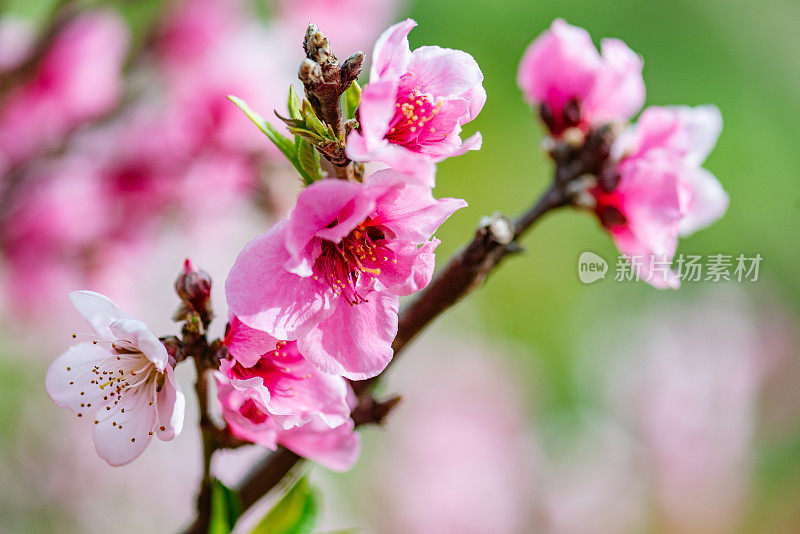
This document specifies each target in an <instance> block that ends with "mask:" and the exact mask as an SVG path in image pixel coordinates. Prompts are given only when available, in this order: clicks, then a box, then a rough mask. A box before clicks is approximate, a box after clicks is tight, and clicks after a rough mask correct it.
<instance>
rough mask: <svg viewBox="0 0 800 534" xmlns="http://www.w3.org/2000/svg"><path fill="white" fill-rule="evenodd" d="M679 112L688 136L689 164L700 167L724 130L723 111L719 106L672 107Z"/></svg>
mask: <svg viewBox="0 0 800 534" xmlns="http://www.w3.org/2000/svg"><path fill="white" fill-rule="evenodd" d="M672 109H674V110H675V111H677V112H678V117H679V118H680V123H681V127H682V128H683V129H684V130H685V131H686V133H687V136H688V143H689V149H688V152H687V154H686V162H687V164H688V165H691V166H695V167H699V166H700V165H702V164H703V162H704V161H705V160H706V158H707V157H708V155H709V154H710V153H711V151H712V150H713V149H714V146H715V145H716V144H717V139H718V138H719V134H720V132H721V131H722V113H721V112H720V110H719V108H718V107H717V106H714V105H711V104H708V105H705V106H696V107H693V108H692V107H689V106H679V107H676V108H672Z"/></svg>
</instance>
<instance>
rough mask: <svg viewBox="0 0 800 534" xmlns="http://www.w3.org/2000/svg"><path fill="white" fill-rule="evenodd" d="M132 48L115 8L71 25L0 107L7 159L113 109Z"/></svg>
mask: <svg viewBox="0 0 800 534" xmlns="http://www.w3.org/2000/svg"><path fill="white" fill-rule="evenodd" d="M127 48H128V31H127V26H126V25H125V22H124V21H123V20H122V19H121V18H120V16H119V15H117V14H116V13H114V12H112V11H94V12H92V13H88V14H85V15H82V16H80V17H78V18H76V19H75V20H73V21H71V22H70V23H69V24H67V25H66V26H65V27H64V28H63V29H62V30H61V31H60V32H59V33H58V35H57V36H56V37H55V39H54V41H53V43H52V45H51V46H50V48H49V49H48V51H47V53H46V54H45V56H44V58H43V59H42V62H41V65H40V67H39V69H38V71H37V74H36V76H35V77H34V78H33V79H32V80H31V81H30V82H28V83H26V84H24V85H22V86H20V87H19V88H17V89H16V90H15V91H14V92H12V93H11V95H10V96H9V98H8V99H7V100H6V101H5V102H4V103H3V105H2V107H0V147H2V152H3V153H4V154H5V158H7V159H8V160H9V161H10V162H12V163H18V162H19V161H21V160H24V159H25V158H28V157H30V156H32V155H33V154H34V153H36V152H37V151H39V150H40V149H42V148H44V147H48V146H51V145H53V144H55V143H56V142H58V141H59V140H60V139H61V137H62V136H63V135H64V134H65V133H67V132H69V131H70V130H72V129H74V128H76V127H77V126H79V125H80V124H82V123H83V122H85V121H87V120H89V119H93V118H96V117H98V116H100V115H102V114H103V113H105V112H107V111H109V110H110V109H111V108H112V107H113V106H114V105H115V104H116V103H117V102H118V100H119V98H120V95H121V92H122V76H121V69H122V64H123V62H124V60H125V56H126V52H127Z"/></svg>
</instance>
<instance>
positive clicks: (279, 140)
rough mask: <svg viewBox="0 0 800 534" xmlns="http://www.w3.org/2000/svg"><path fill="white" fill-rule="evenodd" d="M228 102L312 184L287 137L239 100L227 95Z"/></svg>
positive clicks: (305, 180) (306, 181) (295, 148)
mask: <svg viewBox="0 0 800 534" xmlns="http://www.w3.org/2000/svg"><path fill="white" fill-rule="evenodd" d="M228 100H230V101H231V102H233V103H234V104H236V105H237V106H239V107H240V108H241V110H242V111H244V112H245V114H246V115H247V116H248V117H250V120H251V121H253V123H254V124H255V125H256V126H258V128H259V129H260V130H261V131H262V132H264V133H265V134H266V136H267V137H268V138H269V140H270V141H272V142H273V143H274V144H275V146H276V147H278V150H280V151H281V152H282V153H283V155H284V156H286V159H288V160H289V163H291V164H292V165H294V168H295V169H297V172H299V173H300V176H302V177H303V181H304V182H305V183H307V184H309V183H311V182H312V180H311V177H310V176H309V175H308V174H306V172H305V170H304V169H303V166H302V165H300V160H299V159H298V157H297V147H296V146H295V144H294V143H293V142H292V141H291V140H290V139H289V138H288V137H286V136H284V135H283V134H281V133H280V132H279V131H278V130H276V129H275V127H274V126H273V125H271V124H270V123H268V122H267V121H266V120H264V117H262V116H261V115H259V114H258V113H256V112H255V111H253V110H252V109H250V106H248V105H247V103H246V102H245V101H244V100H242V99H241V98H237V97H235V96H233V95H228Z"/></svg>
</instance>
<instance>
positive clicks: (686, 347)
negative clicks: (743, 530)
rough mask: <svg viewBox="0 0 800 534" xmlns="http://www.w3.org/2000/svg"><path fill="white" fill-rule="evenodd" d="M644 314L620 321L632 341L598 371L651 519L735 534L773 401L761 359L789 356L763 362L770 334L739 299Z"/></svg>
mask: <svg viewBox="0 0 800 534" xmlns="http://www.w3.org/2000/svg"><path fill="white" fill-rule="evenodd" d="M646 311H647V313H645V314H639V315H638V316H637V317H636V318H628V319H627V321H628V324H629V326H630V327H629V328H628V329H627V330H628V332H629V333H631V335H633V337H630V335H628V336H627V338H626V339H625V340H621V339H618V340H617V341H616V342H615V343H610V344H609V343H602V345H603V346H611V347H612V350H611V351H610V352H609V356H611V359H610V361H608V360H604V361H603V363H602V364H601V365H602V366H603V367H602V369H603V370H602V373H603V375H604V376H605V377H606V378H605V379H604V381H603V382H602V383H603V387H604V389H605V395H606V398H607V399H609V400H610V407H611V409H612V410H613V411H614V412H615V414H616V416H617V417H618V418H619V419H620V420H621V421H622V422H623V423H624V424H625V425H626V427H627V428H629V429H630V430H631V431H632V433H633V435H634V437H635V439H636V440H637V441H638V442H639V443H640V447H641V450H642V470H643V474H644V476H645V477H646V478H647V480H649V481H650V484H651V485H652V492H653V500H654V504H655V506H656V508H657V511H656V513H655V519H656V520H657V521H659V522H660V523H661V524H662V526H663V528H664V530H665V531H667V532H703V533H726V532H734V531H738V530H739V527H741V526H742V524H743V521H744V520H745V519H746V516H747V513H748V505H749V503H750V498H751V490H752V489H753V488H752V484H753V483H754V479H753V475H754V471H753V470H754V468H755V462H756V459H757V456H756V455H755V452H756V446H757V444H758V443H759V437H758V434H757V432H758V427H757V422H758V420H759V418H760V417H759V412H760V410H761V405H762V403H761V397H762V395H765V394H767V393H771V394H774V393H777V392H768V391H767V390H766V389H765V386H766V383H765V381H764V379H765V377H766V373H764V370H765V367H767V364H766V362H765V361H764V360H765V358H767V359H771V360H773V362H771V363H770V365H774V364H775V363H777V361H780V360H781V359H782V360H784V364H786V363H789V361H791V360H794V359H796V354H795V353H793V352H789V353H787V352H785V351H784V352H783V354H772V355H768V354H766V353H765V351H764V346H765V345H764V335H765V333H766V332H770V334H769V335H768V337H772V338H773V343H775V342H777V341H778V340H777V339H775V338H774V337H775V334H777V332H775V331H774V330H772V328H771V325H770V324H769V323H768V322H766V321H764V320H763V319H762V313H763V312H764V311H765V310H763V309H762V308H761V306H756V305H755V303H754V302H752V301H750V300H749V298H748V296H747V295H746V294H743V293H740V292H738V291H736V292H734V291H723V292H719V291H715V292H706V293H705V294H701V295H700V297H699V298H696V299H694V301H693V302H692V305H691V306H688V307H687V306H686V304H685V303H684V304H683V305H678V304H677V303H676V304H672V305H662V306H659V307H658V308H657V309H656V308H653V309H648V310H646ZM767 311H769V308H767ZM615 320H620V318H616V319H615ZM622 320H625V319H622ZM676 332H680V336H676V335H675V333H676ZM591 345H592V346H599V345H600V344H598V342H597V340H593V341H592V342H591ZM634 347H635V349H634ZM590 357H597V354H592V355H591V356H590ZM783 368H784V369H787V367H783ZM796 373H797V369H795V370H794V372H793V373H791V376H794V377H795V379H796V376H797V374H796ZM589 380H592V381H595V380H596V378H590V379H589ZM791 391H792V388H791V387H789V388H788V389H783V390H782V395H791V394H792V393H791Z"/></svg>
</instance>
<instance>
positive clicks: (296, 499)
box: [251, 477, 319, 534]
mask: <svg viewBox="0 0 800 534" xmlns="http://www.w3.org/2000/svg"><path fill="white" fill-rule="evenodd" d="M318 512H319V503H318V502H317V494H316V492H315V491H314V490H313V489H312V488H311V486H310V485H309V483H308V480H307V479H306V478H305V477H303V478H301V479H300V480H298V481H297V484H295V485H294V487H293V488H292V489H291V490H289V493H287V494H286V495H284V497H283V498H282V499H281V500H280V501H278V504H276V505H275V507H274V508H273V509H272V510H270V512H269V513H268V514H267V516H266V517H265V518H264V519H262V520H261V522H260V523H259V524H258V526H256V528H254V529H253V531H252V532H251V534H311V532H312V531H313V530H314V525H315V524H316V522H317V514H318Z"/></svg>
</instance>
